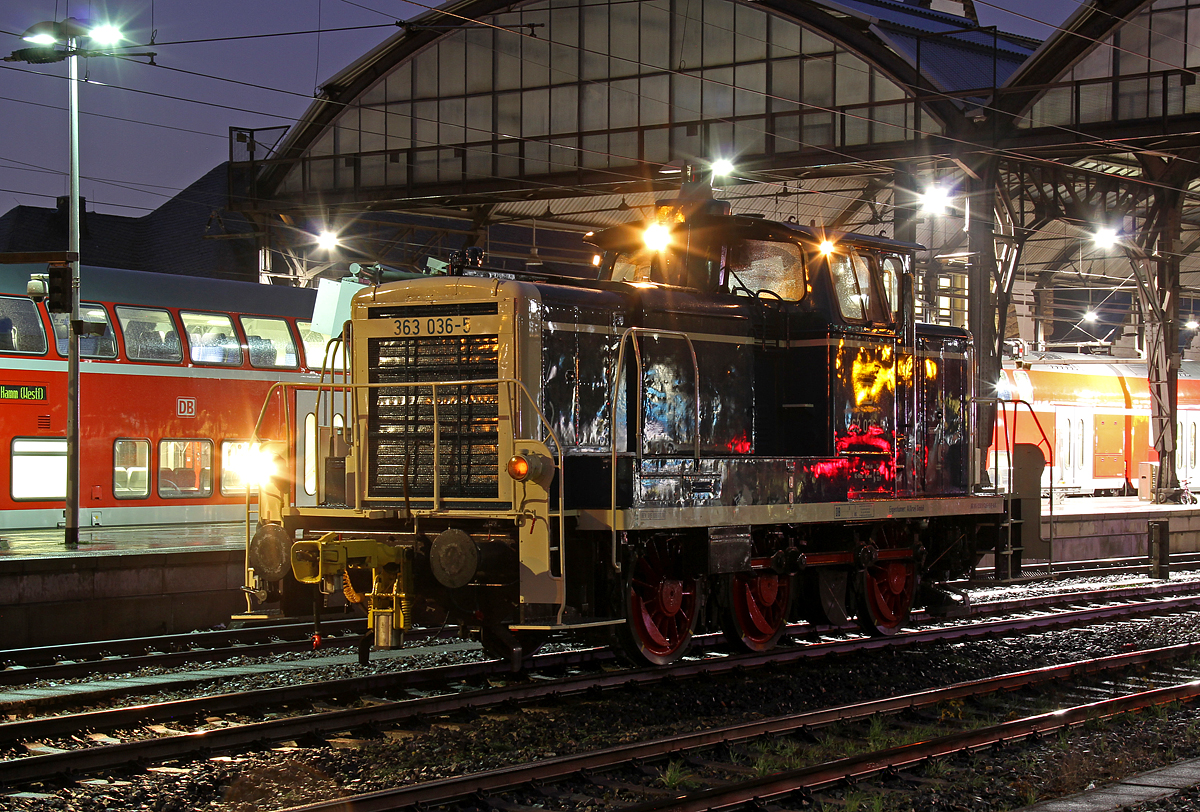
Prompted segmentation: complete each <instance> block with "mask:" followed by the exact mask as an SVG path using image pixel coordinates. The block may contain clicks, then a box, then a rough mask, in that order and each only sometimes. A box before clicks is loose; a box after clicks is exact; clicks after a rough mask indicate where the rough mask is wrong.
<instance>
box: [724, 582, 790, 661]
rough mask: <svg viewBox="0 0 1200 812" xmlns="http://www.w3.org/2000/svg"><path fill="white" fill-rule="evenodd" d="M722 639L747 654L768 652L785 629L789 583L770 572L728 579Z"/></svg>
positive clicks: (788, 604)
mask: <svg viewBox="0 0 1200 812" xmlns="http://www.w3.org/2000/svg"><path fill="white" fill-rule="evenodd" d="M728 599H729V608H728V611H727V612H726V616H725V637H726V639H728V640H729V641H730V642H732V643H737V644H738V645H740V646H741V647H742V648H744V649H746V650H747V651H767V650H768V649H770V648H772V647H774V645H775V644H776V643H777V642H779V638H780V637H781V636H782V635H783V630H784V628H786V626H787V615H788V607H789V606H790V605H791V600H792V579H791V578H789V577H788V576H786V575H778V574H776V573H774V572H771V571H769V570H766V571H763V570H756V571H753V572H739V573H735V574H734V575H731V576H730V577H729V593H728Z"/></svg>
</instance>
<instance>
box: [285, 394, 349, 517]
mask: <svg viewBox="0 0 1200 812" xmlns="http://www.w3.org/2000/svg"><path fill="white" fill-rule="evenodd" d="M321 394H322V397H321V398H320V403H321V408H320V409H318V408H317V404H318V398H317V392H315V391H313V390H299V391H297V392H296V411H295V415H296V426H295V427H294V429H293V431H294V432H295V434H294V436H295V438H296V454H295V457H294V460H295V466H296V470H295V471H293V472H292V474H293V476H294V477H295V482H296V488H295V489H294V490H295V493H294V494H293V498H294V499H295V501H296V505H297V506H302V507H313V506H315V505H316V504H317V499H318V491H319V490H320V484H321V480H322V479H323V473H324V472H323V470H322V466H323V465H324V458H325V456H326V454H327V453H328V452H326V453H322V448H321V447H322V440H324V441H325V443H326V444H328V442H329V434H330V431H331V429H330V427H331V426H332V431H333V432H336V433H337V434H339V435H340V434H341V432H342V431H343V429H344V427H345V425H346V418H345V409H344V408H342V403H341V399H340V398H335V401H336V402H335V404H334V406H333V407H332V408H331V407H330V396H329V391H328V390H326V391H324V392H323V393H321Z"/></svg>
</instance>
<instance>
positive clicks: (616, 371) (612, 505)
mask: <svg viewBox="0 0 1200 812" xmlns="http://www.w3.org/2000/svg"><path fill="white" fill-rule="evenodd" d="M639 333H647V334H649V335H664V336H672V337H674V338H681V339H683V340H684V341H686V342H687V345H688V351H689V352H690V353H691V356H692V374H693V381H694V383H695V390H696V396H695V403H694V404H693V405H694V408H695V426H694V431H693V434H692V459H695V460H699V459H700V363H699V361H697V360H696V347H695V345H694V344H692V337H691V336H690V335H688V334H687V333H684V332H680V331H679V330H658V329H655V328H653V327H629V328H627V329H626V330H625V332H624V333H622V334H621V341H620V344H619V345H618V346H617V363H616V366H615V367H614V368H613V382H612V399H611V400H610V401H609V420H608V425H609V444H610V445H611V446H612V452H611V453H612V457H611V459H612V463H611V468H612V470H611V471H610V473H611V474H612V476H611V484H612V487H611V489H610V491H609V498H610V499H611V501H610V502H609V509H610V511H611V515H612V565H613V569H614V570H615V571H616V572H620V571H621V562H620V560H619V559H618V557H617V396H618V393H619V392H620V386H621V384H620V381H619V380H618V378H619V377H620V376H621V374H622V373H621V370H622V369H623V368H624V361H625V340H626V339H628V338H631V337H633V336H636V335H638V334H639ZM630 343H631V344H632V345H633V355H634V359H635V360H636V361H637V370H638V376H637V378H638V386H637V404H638V405H637V426H638V427H639V436H638V440H637V443H638V446H637V448H638V453H637V456H638V457H639V458H640V457H641V456H642V451H643V447H642V437H641V435H640V427H641V425H642V419H643V417H644V415H643V414H642V353H641V349H640V348H639V347H638V345H637V342H636V341H631V342H630ZM625 411H626V414H628V412H629V398H628V394H627V395H626V405H625ZM625 439H626V442H628V440H629V437H628V432H627V433H626V438H625Z"/></svg>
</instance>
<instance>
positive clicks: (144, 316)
mask: <svg viewBox="0 0 1200 812" xmlns="http://www.w3.org/2000/svg"><path fill="white" fill-rule="evenodd" d="M117 321H118V322H120V324H121V332H122V334H124V337H125V355H126V356H128V357H129V359H130V360H131V361H173V362H175V363H179V362H180V361H182V360H183V346H182V345H181V344H180V343H179V333H177V332H176V331H175V322H174V321H172V320H171V314H170V313H168V312H167V311H166V310H158V309H153V308H149V307H127V306H124V305H117Z"/></svg>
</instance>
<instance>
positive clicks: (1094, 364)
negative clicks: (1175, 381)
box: [1004, 352, 1200, 378]
mask: <svg viewBox="0 0 1200 812" xmlns="http://www.w3.org/2000/svg"><path fill="white" fill-rule="evenodd" d="M1018 362H1019V363H1022V364H1026V365H1029V366H1030V367H1032V368H1034V369H1038V368H1052V367H1056V366H1061V367H1072V368H1075V369H1079V370H1080V371H1084V370H1088V369H1092V370H1095V371H1096V372H1100V370H1101V369H1105V368H1107V369H1109V370H1111V372H1112V373H1116V374H1120V375H1125V376H1136V377H1145V376H1146V374H1147V369H1146V359H1144V358H1136V357H1117V356H1111V355H1091V354H1089V353H1081V352H1031V353H1029V354H1027V355H1026V356H1025V357H1023V358H1020V359H1016V360H1013V359H1009V358H1006V359H1005V360H1004V366H1005V367H1006V368H1010V369H1011V368H1013V367H1015V366H1016V365H1017V363H1018ZM1098 368H1099V369H1098ZM1179 375H1180V377H1183V378H1200V361H1192V360H1186V359H1185V360H1184V361H1183V363H1182V364H1181V365H1180V367H1179Z"/></svg>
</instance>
